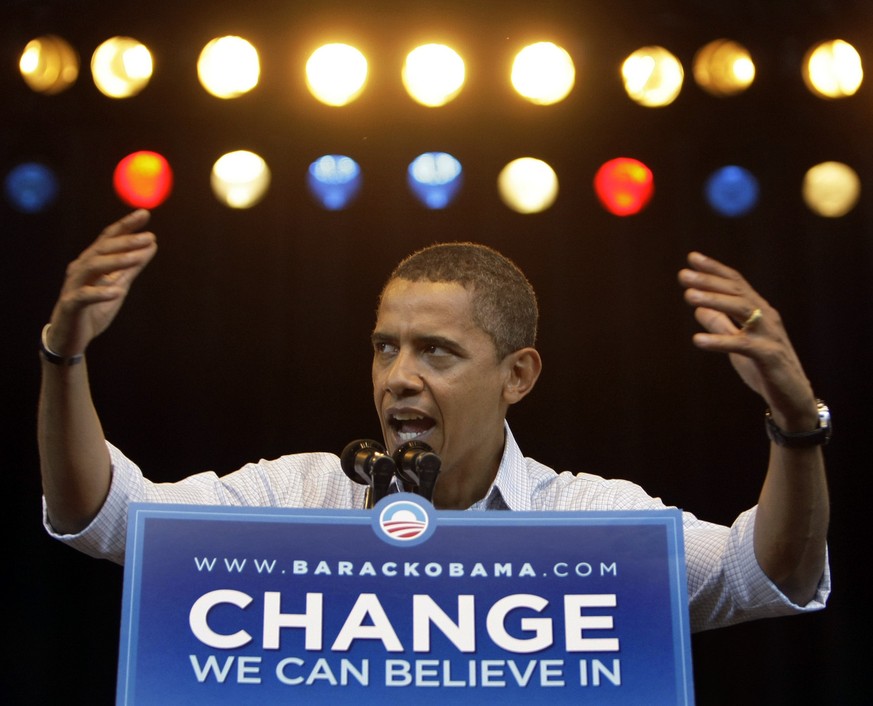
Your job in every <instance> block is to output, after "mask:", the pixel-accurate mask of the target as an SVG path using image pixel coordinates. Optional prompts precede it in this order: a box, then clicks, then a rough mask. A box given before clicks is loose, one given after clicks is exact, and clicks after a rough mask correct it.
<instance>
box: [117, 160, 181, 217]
mask: <svg viewBox="0 0 873 706" xmlns="http://www.w3.org/2000/svg"><path fill="white" fill-rule="evenodd" d="M112 183H113V186H114V187H115V193H117V194H118V196H119V197H120V198H121V200H122V201H124V202H125V203H126V204H127V205H128V206H133V207H134V208H155V207H156V206H160V205H161V204H162V203H164V201H166V200H167V197H168V196H169V195H170V192H171V191H172V189H173V172H172V170H171V169H170V165H169V163H168V162H167V160H166V159H165V158H164V157H163V156H162V155H160V154H158V153H157V152H149V151H145V150H143V151H140V152H134V153H133V154H129V155H127V157H125V158H124V159H122V160H121V161H120V162H119V163H118V166H116V167H115V173H114V174H113V178H112Z"/></svg>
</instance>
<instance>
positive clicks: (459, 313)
mask: <svg viewBox="0 0 873 706" xmlns="http://www.w3.org/2000/svg"><path fill="white" fill-rule="evenodd" d="M509 374H510V364H509V363H508V362H507V359H504V360H503V361H498V359H497V353H496V349H495V347H494V343H493V341H492V340H491V338H490V336H488V334H486V333H485V332H484V331H483V330H482V329H480V328H479V327H478V326H476V324H475V323H473V316H472V297H471V294H470V292H468V291H467V290H466V289H465V288H464V287H463V286H461V285H460V284H457V283H454V282H451V283H450V282H410V281H408V280H403V279H395V280H392V281H391V282H389V283H388V286H387V287H386V288H385V291H384V293H383V296H382V301H381V304H380V306H379V311H378V315H377V320H376V327H375V330H374V332H373V398H374V401H375V403H376V409H377V411H378V412H379V418H380V421H381V424H382V433H383V435H384V437H385V444H386V446H387V447H388V450H389V453H393V452H394V450H395V449H396V448H397V447H398V446H400V445H401V444H402V443H404V442H406V441H410V440H412V439H416V440H419V441H423V442H424V443H426V444H428V445H429V446H430V447H431V448H432V449H433V450H434V452H436V453H437V454H438V455H439V456H440V458H441V459H442V473H441V478H443V479H445V478H447V477H449V475H450V474H451V475H452V476H455V477H456V478H457V477H459V475H460V474H464V475H466V477H467V478H468V479H470V480H474V479H479V480H482V479H486V478H487V480H488V482H490V479H491V478H492V477H493V475H494V473H495V472H496V470H497V465H496V464H497V461H498V460H499V458H500V453H501V452H502V450H503V419H504V417H505V415H506V410H507V407H508V405H507V403H506V401H505V400H504V395H503V391H504V385H505V382H506V380H507V378H508V376H509Z"/></svg>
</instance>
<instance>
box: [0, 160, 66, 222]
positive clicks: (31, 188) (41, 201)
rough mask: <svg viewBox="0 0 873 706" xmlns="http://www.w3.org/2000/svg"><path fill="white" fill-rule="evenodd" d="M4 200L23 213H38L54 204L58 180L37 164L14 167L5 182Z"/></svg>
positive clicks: (47, 169) (52, 172) (53, 174)
mask: <svg viewBox="0 0 873 706" xmlns="http://www.w3.org/2000/svg"><path fill="white" fill-rule="evenodd" d="M4 186H5V191H6V198H8V199H9V202H10V203H11V204H12V205H13V206H14V207H15V208H16V209H17V210H19V211H22V212H23V213H40V212H42V211H44V210H45V209H47V208H48V207H49V206H51V204H52V203H54V201H55V198H56V197H57V195H58V179H57V177H56V176H55V173H54V171H52V170H51V169H50V168H49V167H47V166H45V165H44V164H40V163H39V162H25V163H23V164H19V165H18V166H16V167H14V168H13V169H12V170H11V171H10V172H9V174H7V175H6V180H5V184H4Z"/></svg>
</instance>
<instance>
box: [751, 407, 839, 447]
mask: <svg viewBox="0 0 873 706" xmlns="http://www.w3.org/2000/svg"><path fill="white" fill-rule="evenodd" d="M816 407H817V410H818V427H816V428H815V429H812V430H811V431H797V432H789V431H783V430H782V429H780V428H779V427H778V426H777V425H776V422H775V421H773V415H771V414H770V410H769V409H768V410H767V411H766V412H765V413H764V420H765V422H766V426H767V436H769V437H770V440H771V441H773V442H774V443H776V444H779V446H785V447H787V448H792V449H802V448H808V447H810V446H824V445H825V444H827V443H828V442H829V441H830V440H831V434H832V433H833V427H832V425H831V413H830V410H829V409H828V407H827V405H826V404H825V403H824V402H822V401H821V400H816Z"/></svg>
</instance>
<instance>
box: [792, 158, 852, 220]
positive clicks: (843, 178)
mask: <svg viewBox="0 0 873 706" xmlns="http://www.w3.org/2000/svg"><path fill="white" fill-rule="evenodd" d="M860 195H861V180H860V179H859V178H858V174H857V173H856V172H855V170H854V169H852V168H851V167H850V166H849V165H847V164H843V163H842V162H822V163H821V164H816V165H815V166H814V167H812V168H810V169H809V170H808V171H807V172H806V175H805V176H804V178H803V200H804V201H805V202H806V205H807V206H808V207H809V209H810V210H811V211H812V212H813V213H817V214H818V215H820V216H824V217H825V218H839V217H840V216H845V215H846V214H847V213H848V212H849V211H851V210H852V209H853V208H854V207H855V204H857V203H858V199H859V198H860Z"/></svg>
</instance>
